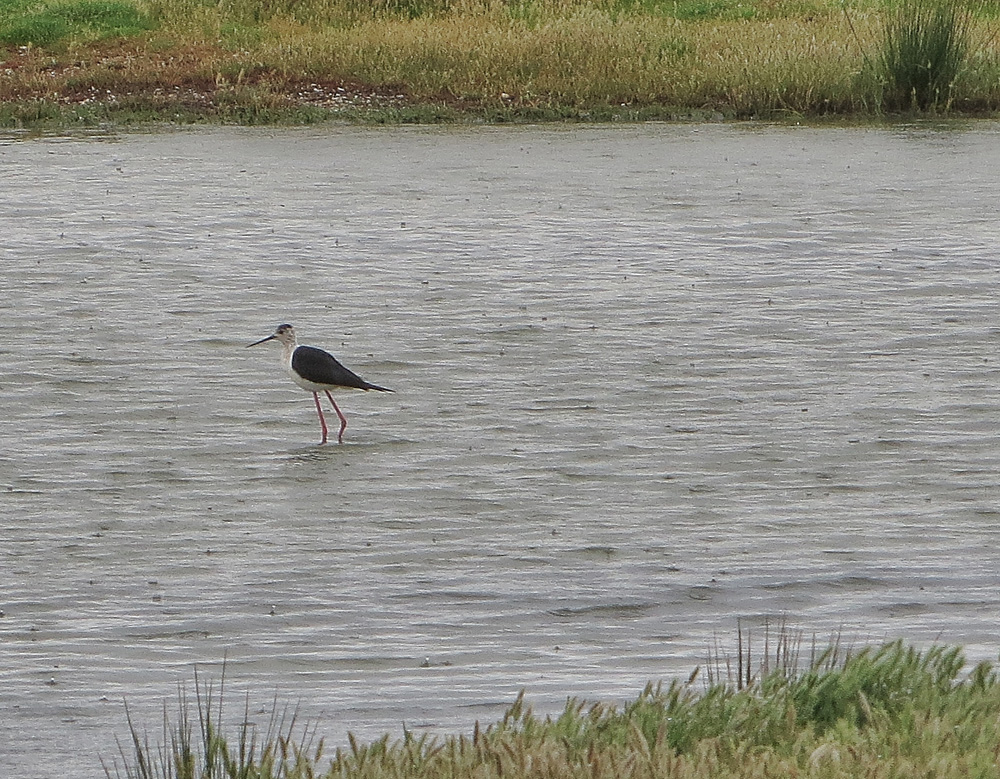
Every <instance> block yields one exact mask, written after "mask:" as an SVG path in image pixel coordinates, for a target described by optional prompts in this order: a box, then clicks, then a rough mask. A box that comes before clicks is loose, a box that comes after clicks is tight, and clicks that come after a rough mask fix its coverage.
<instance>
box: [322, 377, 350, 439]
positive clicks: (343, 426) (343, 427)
mask: <svg viewBox="0 0 1000 779" xmlns="http://www.w3.org/2000/svg"><path fill="white" fill-rule="evenodd" d="M323 391H324V392H325V393H326V396H327V397H328V398H329V399H330V402H331V403H333V410H334V411H336V412H337V416H338V417H340V433H339V434H338V435H337V443H338V444H342V443H344V431H345V430H347V417H345V416H344V415H343V413H342V412H341V410H340V406H338V405H337V401H335V400H334V399H333V395H331V394H330V390H323ZM316 403H317V405H318V404H319V401H318V400H317V401H316Z"/></svg>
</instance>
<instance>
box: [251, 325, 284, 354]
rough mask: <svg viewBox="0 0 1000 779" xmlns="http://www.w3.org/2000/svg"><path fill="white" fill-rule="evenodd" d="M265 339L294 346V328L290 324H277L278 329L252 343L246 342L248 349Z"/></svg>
mask: <svg viewBox="0 0 1000 779" xmlns="http://www.w3.org/2000/svg"><path fill="white" fill-rule="evenodd" d="M267 341H279V342H280V343H282V344H284V345H285V346H294V345H295V328H294V327H292V326H291V325H278V329H277V330H275V331H274V332H273V333H271V335H269V336H267V337H266V338H261V339H260V340H259V341H254V342H253V343H252V344H247V348H248V349H249V348H250V347H251V346H256V345H257V344H262V343H265V342H267Z"/></svg>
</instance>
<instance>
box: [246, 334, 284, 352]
mask: <svg viewBox="0 0 1000 779" xmlns="http://www.w3.org/2000/svg"><path fill="white" fill-rule="evenodd" d="M277 337H278V336H276V335H269V336H268V337H267V338H261V339H260V340H259V341H254V342H253V343H252V344H247V349H249V348H250V347H251V346H256V345H257V344H262V343H264V342H265V341H271V340H273V339H275V338H277Z"/></svg>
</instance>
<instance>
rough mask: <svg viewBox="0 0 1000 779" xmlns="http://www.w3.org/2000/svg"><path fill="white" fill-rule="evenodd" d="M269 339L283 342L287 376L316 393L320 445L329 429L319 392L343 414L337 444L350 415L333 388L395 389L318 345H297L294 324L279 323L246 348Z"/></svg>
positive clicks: (338, 414)
mask: <svg viewBox="0 0 1000 779" xmlns="http://www.w3.org/2000/svg"><path fill="white" fill-rule="evenodd" d="M266 341H278V342H279V343H280V344H281V345H282V347H283V348H284V355H283V357H282V361H283V362H284V364H285V370H287V371H288V375H289V376H291V377H292V381H294V382H295V383H296V384H298V385H299V386H300V387H302V389H304V390H308V391H309V392H311V393H312V394H313V400H314V401H316V413H317V414H319V423H320V426H321V427H322V428H323V440H322V441H320V443H321V444H325V443H326V435H327V429H326V419H324V418H323V409H322V408H320V405H319V393H320V392H325V393H326V396H327V397H328V398H329V399H330V402H331V403H333V410H334V411H336V412H337V416H338V417H340V432H339V433H338V434H337V443H343V441H344V430H346V429H347V417H345V416H344V414H343V412H342V411H341V410H340V407H339V406H338V405H337V402H336V401H335V400H334V399H333V395H331V394H330V390H343V389H359V390H364V391H365V392H367V391H368V390H378V391H379V392H394V391H395V390H391V389H389V388H388V387H380V386H378V384H372V383H370V382H367V381H365V380H364V379H362V378H361V377H360V376H358V375H357V374H356V373H354V372H353V371H350V370H348V369H347V368H345V367H344V366H343V365H341V364H340V363H339V362H337V359H336V358H335V357H334V356H333V355H332V354H330V353H329V352H324V351H323V350H322V349H317V348H316V347H315V346H298V345H297V344H296V342H295V328H294V327H292V326H291V325H279V326H278V329H277V330H275V331H274V332H273V333H272V334H271V335H269V336H267V338H261V339H260V340H259V341H254V342H253V343H252V344H248V345H247V348H248V349H249V348H250V347H251V346H256V345H257V344H262V343H265V342H266Z"/></svg>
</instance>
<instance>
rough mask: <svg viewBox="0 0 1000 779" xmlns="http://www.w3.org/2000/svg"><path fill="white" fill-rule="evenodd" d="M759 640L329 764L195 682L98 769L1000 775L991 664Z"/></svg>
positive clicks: (370, 778) (362, 747) (287, 720)
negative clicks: (168, 712)
mask: <svg viewBox="0 0 1000 779" xmlns="http://www.w3.org/2000/svg"><path fill="white" fill-rule="evenodd" d="M767 640H768V639H767V637H766V636H765V650H764V654H763V655H762V656H760V657H754V658H753V660H751V651H750V649H751V646H750V643H749V636H747V635H746V634H742V635H741V637H740V643H739V656H738V658H736V659H735V660H734V659H733V658H726V659H725V660H724V661H723V660H720V659H719V657H718V656H716V657H715V658H712V659H710V662H709V663H708V666H707V672H706V673H705V674H702V673H701V672H700V671H699V669H696V670H695V671H694V672H693V673H692V674H691V676H690V677H689V678H688V679H687V680H685V681H674V682H672V683H670V684H669V685H668V686H666V687H664V686H662V685H653V684H650V685H648V686H647V687H646V689H645V690H643V691H642V692H641V693H640V694H639V696H638V697H637V698H636V699H635V700H633V701H631V702H629V703H627V704H625V705H624V706H621V707H615V706H610V705H606V704H600V703H597V704H586V703H584V702H583V701H578V700H573V699H570V700H569V701H568V702H567V704H566V707H565V709H564V710H563V711H562V713H561V714H559V715H557V716H553V717H539V716H536V715H535V714H533V713H532V711H531V710H530V708H529V707H528V706H527V705H526V704H525V701H524V698H523V696H520V697H518V699H517V700H516V701H515V702H514V704H513V705H512V706H511V708H510V709H509V710H508V711H507V713H506V714H505V715H504V716H503V718H502V719H501V720H500V721H498V722H496V723H494V724H492V725H489V726H488V727H486V728H481V727H480V726H479V725H478V724H477V725H476V727H475V728H474V730H473V731H472V733H470V734H468V735H455V736H447V737H443V738H434V737H429V736H427V735H422V736H416V735H414V734H413V733H411V732H409V731H407V730H405V729H404V730H403V732H402V735H401V736H400V737H399V738H397V739H395V740H393V739H391V738H390V737H389V736H388V735H386V736H384V737H383V738H381V739H378V740H376V741H374V742H372V743H367V744H364V743H360V742H358V741H357V740H356V739H355V738H354V737H353V736H351V737H350V738H349V742H350V743H349V746H347V747H345V748H340V749H336V750H334V751H333V753H332V754H329V755H328V756H325V755H324V744H323V741H322V739H320V738H318V736H317V731H316V729H315V728H306V727H301V726H299V725H298V724H297V723H296V721H295V717H294V714H291V715H289V713H288V709H283V710H279V708H278V707H277V705H275V708H274V710H273V711H272V714H271V715H270V716H269V718H268V722H267V724H266V725H265V726H263V727H262V728H260V729H258V728H257V726H255V725H254V724H253V723H251V722H250V721H249V720H250V715H249V707H248V706H247V705H245V706H244V707H243V708H244V710H243V712H242V714H243V716H242V724H240V725H237V726H235V729H234V730H233V732H232V733H231V734H230V735H228V736H227V735H225V734H224V733H223V729H224V728H223V725H222V723H223V722H224V717H223V709H222V698H223V696H222V694H221V687H220V689H219V694H218V695H216V696H214V697H213V693H212V688H211V685H206V684H201V683H199V681H198V680H197V678H196V693H197V695H196V707H195V711H194V712H192V711H191V706H190V703H189V701H188V700H187V699H186V698H185V697H184V695H183V694H182V695H181V697H180V702H179V710H178V715H177V717H176V718H175V719H174V721H172V722H171V721H169V719H168V718H167V717H166V716H164V732H163V740H162V743H161V744H159V745H155V746H153V745H151V744H150V742H149V739H148V737H146V736H145V735H144V734H143V731H141V730H140V728H139V727H138V725H137V724H136V723H134V722H132V721H131V720H130V721H129V728H130V736H129V738H128V739H127V746H125V745H123V746H122V749H121V754H120V755H119V756H118V758H117V759H116V761H115V764H114V766H106V769H105V770H106V772H107V774H108V776H109V777H119V778H121V777H127V778H128V779H131V778H132V777H136V778H138V777H142V778H143V779H159V778H163V779H165V778H166V777H171V779H195V777H197V778H198V779H223V778H225V779H236V778H237V777H257V778H259V779H277V777H284V778H285V779H304V777H328V778H329V779H333V778H334V777H339V778H340V779H388V778H389V777H393V778H394V779H410V778H411V777H412V778H413V779H416V778H417V777H421V778H422V779H437V778H438V777H440V778H441V779H444V777H449V778H451V777H478V778H479V779H494V777H495V778H496V779H499V778H500V777H507V778H508V779H521V778H523V779H527V777H551V778H552V779H561V778H562V777H566V778H567V779H569V777H590V778H591V779H605V778H606V779H631V778H632V777H674V776H676V777H688V778H689V779H699V778H700V777H705V778H706V779H707V778H708V777H764V776H772V777H779V776H780V777H786V776H807V775H808V776H819V777H855V776H857V777H862V776H863V777H873V778H874V779H878V778H879V777H886V778H887V779H888V778H889V777H918V776H920V777H935V778H936V779H952V778H954V779H958V778H959V777H963V779H964V778H965V777H997V776H1000V768H998V762H997V759H998V752H1000V680H998V678H997V675H996V673H995V672H994V670H993V668H992V666H991V665H990V664H989V663H981V664H979V665H977V666H976V667H974V668H972V669H969V670H968V672H966V669H965V662H964V658H963V655H962V653H961V651H960V650H959V649H957V648H948V647H940V646H939V647H932V648H930V649H926V650H919V649H916V648H914V647H909V646H906V645H904V644H903V643H902V642H894V643H890V644H886V645H883V646H878V647H865V648H862V649H860V650H858V651H853V652H852V651H848V650H845V649H844V648H843V647H842V645H841V644H840V642H839V640H834V641H832V642H831V643H830V644H829V645H828V646H826V647H825V648H823V649H821V650H820V649H817V648H816V647H815V646H814V647H813V649H812V651H811V653H810V657H808V658H804V657H803V654H804V653H803V652H802V646H801V638H800V637H794V636H790V635H789V633H788V632H787V631H786V630H784V629H782V632H781V636H779V637H778V638H777V639H776V640H774V642H773V645H774V651H773V655H771V649H770V648H768V647H767V643H766V642H767ZM734 666H735V672H734ZM706 676H707V677H709V679H711V680H708V679H704V677H706ZM700 678H702V679H704V681H699V679H700ZM195 724H196V725H197V727H195Z"/></svg>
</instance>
